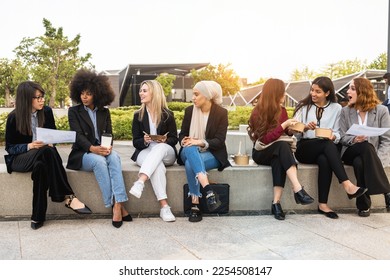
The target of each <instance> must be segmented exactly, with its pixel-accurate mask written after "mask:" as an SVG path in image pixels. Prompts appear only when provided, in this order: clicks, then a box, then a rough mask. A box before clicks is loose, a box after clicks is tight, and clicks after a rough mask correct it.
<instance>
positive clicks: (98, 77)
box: [69, 69, 115, 109]
mask: <svg viewBox="0 0 390 280" xmlns="http://www.w3.org/2000/svg"><path fill="white" fill-rule="evenodd" d="M69 90H70V98H71V99H72V100H73V101H74V102H76V103H78V104H80V103H82V102H81V93H82V92H83V91H85V90H87V91H89V92H90V93H91V94H92V95H93V103H94V105H95V106H96V107H98V108H99V109H101V108H103V107H104V106H107V105H110V104H111V103H112V101H114V99H115V93H114V90H113V89H112V87H111V84H110V81H109V79H108V77H107V76H105V75H103V74H97V73H96V72H94V71H91V70H88V69H80V70H79V71H77V72H76V74H75V75H74V77H73V79H72V81H71V82H70V85H69Z"/></svg>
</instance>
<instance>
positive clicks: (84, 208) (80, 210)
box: [65, 194, 92, 214]
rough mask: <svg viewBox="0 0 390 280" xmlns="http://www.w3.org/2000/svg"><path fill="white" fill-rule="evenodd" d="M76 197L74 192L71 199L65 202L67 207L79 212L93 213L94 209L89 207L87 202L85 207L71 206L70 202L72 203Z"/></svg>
mask: <svg viewBox="0 0 390 280" xmlns="http://www.w3.org/2000/svg"><path fill="white" fill-rule="evenodd" d="M75 198H76V196H75V195H74V194H72V195H70V196H69V201H68V202H67V203H65V207H66V208H69V209H71V210H73V211H74V212H76V213H77V214H92V210H91V209H89V207H88V206H87V205H85V204H84V207H83V208H79V209H75V208H72V207H71V206H70V204H71V203H72V200H73V199H75Z"/></svg>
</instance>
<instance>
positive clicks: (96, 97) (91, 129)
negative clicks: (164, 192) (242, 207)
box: [67, 69, 132, 228]
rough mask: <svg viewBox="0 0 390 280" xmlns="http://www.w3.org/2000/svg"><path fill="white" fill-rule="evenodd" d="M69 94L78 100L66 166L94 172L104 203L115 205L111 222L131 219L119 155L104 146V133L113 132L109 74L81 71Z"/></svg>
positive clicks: (71, 118) (72, 115)
mask: <svg viewBox="0 0 390 280" xmlns="http://www.w3.org/2000/svg"><path fill="white" fill-rule="evenodd" d="M69 87H70V97H71V99H72V100H73V101H74V102H76V103H78V105H76V106H73V107H71V108H70V109H69V112H68V119H69V126H70V129H71V130H73V131H75V132H76V142H75V143H74V144H73V146H72V151H71V153H70V155H69V159H68V165H67V168H69V169H73V170H83V171H93V172H94V174H95V177H96V180H97V182H98V185H99V187H100V190H101V192H102V196H103V202H104V206H105V207H107V208H109V207H112V212H113V217H112V225H113V226H114V227H116V228H119V227H120V226H122V221H132V217H131V216H130V214H129V213H128V212H127V211H126V209H125V207H124V205H123V204H124V202H126V201H127V200H128V197H127V194H126V188H125V183H124V180H123V175H122V165H121V159H120V157H119V155H118V154H117V153H116V152H115V151H114V150H112V141H111V145H108V147H107V146H102V145H101V144H102V143H101V142H102V141H101V139H102V136H104V135H111V134H112V125H111V116H110V111H109V109H108V108H106V107H105V106H107V105H109V104H111V102H112V101H113V100H114V98H115V94H114V92H113V90H112V88H111V85H110V82H109V80H108V78H107V76H104V75H100V74H96V73H95V72H93V71H89V70H86V69H81V70H79V71H78V72H77V73H76V74H75V76H74V77H73V80H72V81H71V84H70V86H69Z"/></svg>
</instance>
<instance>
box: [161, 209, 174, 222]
mask: <svg viewBox="0 0 390 280" xmlns="http://www.w3.org/2000/svg"><path fill="white" fill-rule="evenodd" d="M160 217H161V219H162V220H163V221H164V222H174V221H175V220H176V218H175V216H173V214H172V212H171V207H169V206H168V205H167V206H164V207H163V208H161V210H160Z"/></svg>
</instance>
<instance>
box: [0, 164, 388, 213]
mask: <svg viewBox="0 0 390 280" xmlns="http://www.w3.org/2000/svg"><path fill="white" fill-rule="evenodd" d="M122 166H123V175H124V179H125V183H126V189H127V191H128V190H129V189H130V187H131V186H132V183H133V182H134V181H135V180H136V179H137V174H138V170H139V168H138V167H137V166H136V165H135V164H134V163H133V162H131V161H129V160H127V159H125V160H122ZM346 170H347V173H348V175H349V176H350V178H351V179H352V181H353V180H354V176H353V169H352V168H351V167H346ZM66 171H67V174H68V178H69V182H70V184H71V186H72V188H73V190H74V191H75V193H76V195H77V196H78V197H80V199H81V200H82V201H84V202H85V203H86V204H87V205H88V206H89V207H90V208H91V209H92V210H93V212H94V214H96V215H108V214H110V213H111V209H106V208H105V207H104V206H103V203H102V199H101V194H100V189H99V187H98V185H97V182H96V180H95V177H94V175H93V173H92V172H83V171H73V170H68V169H67V170H66ZM386 172H387V175H388V176H389V175H390V168H387V169H386ZM209 174H210V180H211V181H213V182H221V183H229V184H230V210H231V214H269V213H270V205H271V201H272V198H273V191H272V176H271V168H270V167H268V166H257V165H256V166H252V165H251V166H245V167H241V166H240V167H234V166H233V167H229V168H226V169H225V170H224V171H223V172H218V171H217V170H211V171H210V172H209ZM298 174H299V179H300V181H301V183H302V184H303V185H304V186H305V189H306V190H307V192H308V193H309V194H311V195H312V196H313V197H314V198H315V199H316V202H315V203H313V204H311V205H307V206H301V205H297V204H296V203H295V201H294V197H293V192H292V190H291V185H290V182H289V180H288V179H287V184H286V188H285V191H284V194H283V197H282V206H283V209H284V210H286V211H293V212H305V211H306V212H310V211H311V212H314V211H315V210H316V209H317V166H315V165H306V164H299V171H298ZM185 183H186V176H185V171H184V167H183V166H179V165H174V166H171V167H168V168H167V193H168V198H169V204H170V206H171V207H172V211H173V212H174V213H175V214H176V215H183V185H184V184H185ZM0 192H1V195H0V218H3V219H4V218H20V217H29V216H30V215H31V203H32V181H31V173H12V174H8V173H7V172H6V167H5V164H4V163H0ZM372 201H373V208H378V209H383V208H384V198H383V196H382V195H376V196H372ZM329 205H330V206H331V207H332V208H334V209H335V210H345V209H349V210H351V209H354V208H355V200H349V199H348V198H347V195H346V193H345V192H344V189H343V188H342V187H341V185H339V184H338V181H337V179H336V178H335V177H334V178H333V181H332V187H331V191H330V195H329ZM126 207H127V209H128V210H129V211H130V212H131V213H132V215H134V216H150V215H152V216H155V215H158V214H159V203H158V202H157V201H156V198H155V196H154V193H153V190H152V188H151V185H150V183H149V182H148V183H147V184H146V188H145V190H144V192H143V194H142V197H141V199H137V198H135V197H133V196H132V195H130V194H129V201H128V202H127V203H126ZM47 214H48V215H57V216H64V217H65V216H67V217H69V216H70V217H76V216H78V215H77V214H75V213H74V212H73V211H71V210H70V209H67V208H65V207H64V205H63V204H62V203H52V202H51V201H50V202H49V205H48V210H47Z"/></svg>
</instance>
